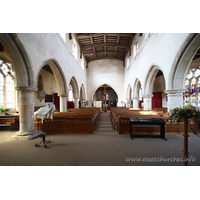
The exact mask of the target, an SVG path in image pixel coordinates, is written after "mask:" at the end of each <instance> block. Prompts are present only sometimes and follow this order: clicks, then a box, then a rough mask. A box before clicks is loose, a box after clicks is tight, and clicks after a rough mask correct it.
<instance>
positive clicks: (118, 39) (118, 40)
mask: <svg viewBox="0 0 200 200" xmlns="http://www.w3.org/2000/svg"><path fill="white" fill-rule="evenodd" d="M119 39H120V36H119V35H118V37H117V44H119ZM116 54H117V46H116V47H115V55H114V57H115V56H116Z"/></svg>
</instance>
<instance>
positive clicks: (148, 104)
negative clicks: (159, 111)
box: [143, 95, 153, 110]
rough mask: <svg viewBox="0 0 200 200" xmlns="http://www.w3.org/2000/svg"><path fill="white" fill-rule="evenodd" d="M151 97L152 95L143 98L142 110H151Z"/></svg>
mask: <svg viewBox="0 0 200 200" xmlns="http://www.w3.org/2000/svg"><path fill="white" fill-rule="evenodd" d="M152 97H153V95H145V96H143V103H144V108H143V110H152Z"/></svg>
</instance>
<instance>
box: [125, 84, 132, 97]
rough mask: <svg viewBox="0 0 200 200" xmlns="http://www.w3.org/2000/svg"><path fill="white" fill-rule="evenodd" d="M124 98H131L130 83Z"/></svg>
mask: <svg viewBox="0 0 200 200" xmlns="http://www.w3.org/2000/svg"><path fill="white" fill-rule="evenodd" d="M126 98H127V99H129V100H130V99H131V98H132V88H131V85H130V84H129V85H128V87H127V91H126Z"/></svg>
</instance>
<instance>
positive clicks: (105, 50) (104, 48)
mask: <svg viewBox="0 0 200 200" xmlns="http://www.w3.org/2000/svg"><path fill="white" fill-rule="evenodd" d="M104 44H106V35H104ZM104 52H106V46H104ZM104 56H105V57H106V53H104Z"/></svg>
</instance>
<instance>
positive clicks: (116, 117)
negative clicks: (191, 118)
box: [111, 108, 197, 134]
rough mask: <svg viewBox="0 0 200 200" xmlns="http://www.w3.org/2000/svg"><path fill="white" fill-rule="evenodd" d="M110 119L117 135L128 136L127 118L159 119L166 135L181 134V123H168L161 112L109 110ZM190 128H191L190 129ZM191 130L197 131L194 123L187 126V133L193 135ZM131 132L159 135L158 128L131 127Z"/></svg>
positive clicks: (164, 114)
mask: <svg viewBox="0 0 200 200" xmlns="http://www.w3.org/2000/svg"><path fill="white" fill-rule="evenodd" d="M145 112H149V113H155V114H154V115H145ZM111 117H112V119H113V122H114V124H115V126H116V127H117V130H118V133H119V134H129V133H130V126H129V124H130V122H129V118H160V119H162V120H164V121H165V122H166V123H165V132H167V133H169V134H170V133H173V134H174V133H181V132H183V123H182V122H181V123H180V124H179V125H177V123H174V124H173V125H172V124H171V123H170V122H169V119H168V117H167V116H166V112H165V113H163V111H142V112H140V111H132V112H130V110H128V109H124V108H117V109H116V108H114V109H112V108H111ZM190 126H191V127H192V128H191V127H190ZM192 129H193V130H194V131H196V130H197V128H196V123H195V122H190V125H189V126H188V131H189V133H190V134H192V133H193V131H192ZM132 131H133V132H134V133H136V132H139V133H141V134H145V133H146V132H149V133H156V134H157V133H159V128H157V127H149V128H147V127H133V129H132Z"/></svg>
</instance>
